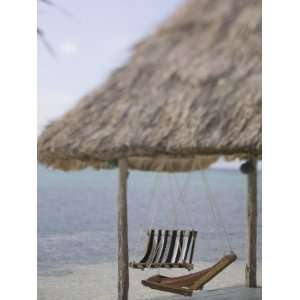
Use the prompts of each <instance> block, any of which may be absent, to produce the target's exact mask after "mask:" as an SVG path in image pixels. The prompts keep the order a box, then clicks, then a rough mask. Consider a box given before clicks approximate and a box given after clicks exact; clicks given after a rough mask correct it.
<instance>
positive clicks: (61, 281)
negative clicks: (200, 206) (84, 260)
mask: <svg viewBox="0 0 300 300" xmlns="http://www.w3.org/2000/svg"><path fill="white" fill-rule="evenodd" d="M207 266H209V264H207V263H199V264H195V268H194V269H195V270H198V269H201V268H204V267H207ZM116 270H117V267H116V265H115V264H114V263H105V264H98V265H88V266H80V265H79V266H69V272H68V273H67V274H66V275H61V276H39V278H38V300H79V299H80V300H83V299H84V300H96V299H97V300H104V299H105V300H111V299H117V288H116V286H117V272H116ZM156 273H157V271H154V270H149V271H138V270H130V289H129V294H130V299H131V300H135V299H136V300H138V299H156V298H159V299H164V298H165V299H174V300H176V299H177V298H178V296H176V295H174V296H172V295H171V294H168V293H161V292H159V291H155V290H151V289H149V288H146V287H144V286H142V285H141V283H140V281H141V280H142V279H145V278H148V277H150V276H151V275H153V274H156ZM184 273H186V272H184V271H178V270H173V271H170V270H169V271H168V270H162V271H161V274H164V275H170V276H177V275H180V274H184ZM243 282H244V263H243V262H240V261H238V262H235V263H234V264H232V265H231V266H230V267H228V268H227V269H226V270H225V271H223V272H222V273H221V274H220V275H218V276H217V277H215V278H214V279H213V280H212V281H211V282H210V283H209V284H207V285H206V286H205V289H215V288H221V287H226V286H237V285H243ZM258 283H259V284H261V267H260V266H259V269H258ZM170 296H171V297H170Z"/></svg>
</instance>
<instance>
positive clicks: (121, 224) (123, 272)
mask: <svg viewBox="0 0 300 300" xmlns="http://www.w3.org/2000/svg"><path fill="white" fill-rule="evenodd" d="M118 165H119V193H118V300H127V299H128V289H129V271H128V223H127V177H128V160H127V158H122V159H120V160H119V164H118Z"/></svg>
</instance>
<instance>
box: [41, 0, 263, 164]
mask: <svg viewBox="0 0 300 300" xmlns="http://www.w3.org/2000/svg"><path fill="white" fill-rule="evenodd" d="M261 146H262V145H261V1H260V0H214V1H211V0H190V1H187V3H186V4H185V5H183V6H182V7H180V8H179V9H178V10H177V11H176V13H175V14H174V15H173V16H172V17H171V18H169V19H168V20H166V22H165V23H163V24H162V25H161V26H160V27H159V28H158V30H157V31H156V32H155V33H154V34H152V35H151V36H149V37H147V38H145V39H144V40H142V41H141V42H140V43H139V44H137V45H136V46H135V48H134V49H133V55H132V57H131V58H130V60H129V62H128V63H127V64H126V65H125V66H123V67H121V68H119V69H117V70H116V71H115V72H113V74H112V75H111V76H110V78H109V79H108V80H107V82H106V83H105V84H104V85H103V86H101V87H100V88H97V89H95V90H94V91H92V92H91V93H90V94H88V95H87V96H85V97H83V99H81V101H80V102H79V103H78V105H77V106H76V107H75V108H74V109H72V110H71V111H69V112H67V113H66V114H65V115H64V116H63V117H62V118H60V119H59V120H57V121H55V122H53V123H51V124H50V125H49V126H48V127H47V128H46V129H45V130H44V132H43V133H42V134H41V136H40V137H39V140H38V159H39V161H40V162H42V163H44V164H46V165H48V166H52V167H54V168H61V169H64V170H72V169H81V168H84V167H87V166H93V167H95V168H107V167H112V166H113V165H114V161H116V160H117V159H119V158H121V157H124V156H127V157H129V158H130V164H131V167H132V168H139V169H148V170H149V169H153V170H176V169H178V170H184V169H185V168H188V167H191V162H193V164H194V162H195V159H194V157H195V156H197V159H198V165H197V164H194V169H197V168H201V166H202V167H207V165H209V163H211V162H213V161H215V160H216V159H217V158H218V157H219V156H220V155H227V156H230V157H238V158H243V157H246V156H247V155H252V156H257V157H258V156H260V155H261ZM202 156H203V158H202V160H203V162H202V163H201V157H202ZM166 157H167V158H168V159H166ZM167 160H169V163H166V161H167ZM208 161H209V163H208V164H206V163H205V162H208ZM166 165H168V167H163V166H166ZM176 166H177V167H176Z"/></svg>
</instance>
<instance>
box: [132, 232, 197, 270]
mask: <svg viewBox="0 0 300 300" xmlns="http://www.w3.org/2000/svg"><path fill="white" fill-rule="evenodd" d="M186 234H188V238H187V239H188V240H187V242H186V247H185V249H182V247H183V244H184V238H186ZM155 236H157V239H156V238H155ZM196 236H197V232H196V231H194V230H192V231H187V230H162V229H159V230H154V229H152V230H150V231H149V240H148V244H147V248H146V253H145V255H144V257H143V258H142V259H141V260H140V261H139V262H131V263H130V264H129V266H130V267H131V268H135V269H145V268H185V269H188V270H192V269H193V264H192V259H193V251H194V245H195V240H196ZM190 249H191V250H190ZM189 254H190V257H189V260H188V259H187V258H188V256H189Z"/></svg>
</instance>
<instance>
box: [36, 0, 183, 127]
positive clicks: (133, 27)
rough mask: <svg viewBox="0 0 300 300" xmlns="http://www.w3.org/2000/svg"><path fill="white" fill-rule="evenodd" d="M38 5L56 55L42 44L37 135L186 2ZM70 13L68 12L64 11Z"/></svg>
mask: <svg viewBox="0 0 300 300" xmlns="http://www.w3.org/2000/svg"><path fill="white" fill-rule="evenodd" d="M53 1H54V3H57V5H59V9H55V8H53V7H49V6H47V5H43V4H40V5H39V9H38V24H39V28H41V29H42V30H43V32H45V34H46V38H47V40H48V42H49V43H50V44H51V47H52V48H53V49H54V51H55V56H52V55H51V54H50V53H49V51H47V49H46V48H45V46H44V45H43V43H42V42H41V40H39V43H38V131H39V132H40V131H41V130H42V128H43V127H44V126H45V125H46V124H47V123H49V121H51V120H53V119H55V118H56V117H59V116H60V115H61V114H63V113H64V112H65V111H66V110H68V109H69V108H71V107H72V106H73V105H74V104H75V103H76V102H77V101H78V100H79V98H80V97H81V96H83V95H84V94H86V93H87V92H89V91H90V90H91V89H93V88H94V87H96V86H97V85H99V84H101V83H102V82H103V81H104V80H105V78H106V77H107V76H108V75H109V73H110V72H111V71H112V70H113V69H115V68H116V67H117V66H119V65H121V64H122V63H124V62H125V61H126V59H127V58H128V56H129V55H130V49H131V47H132V46H133V45H134V44H135V43H136V42H137V41H138V40H139V39H140V38H142V37H144V36H145V35H147V34H149V33H151V32H152V31H153V30H155V28H156V27H157V25H158V24H159V23H160V22H161V21H162V20H164V19H165V18H166V17H167V16H169V15H170V14H171V13H172V12H173V11H174V9H175V8H176V6H177V5H178V4H180V3H182V2H183V0H168V1H161V0H152V1H149V0H126V1H124V0H110V1H107V0H86V1H83V0H64V1H58V0H56V1H55V0H53ZM65 11H66V12H65Z"/></svg>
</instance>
